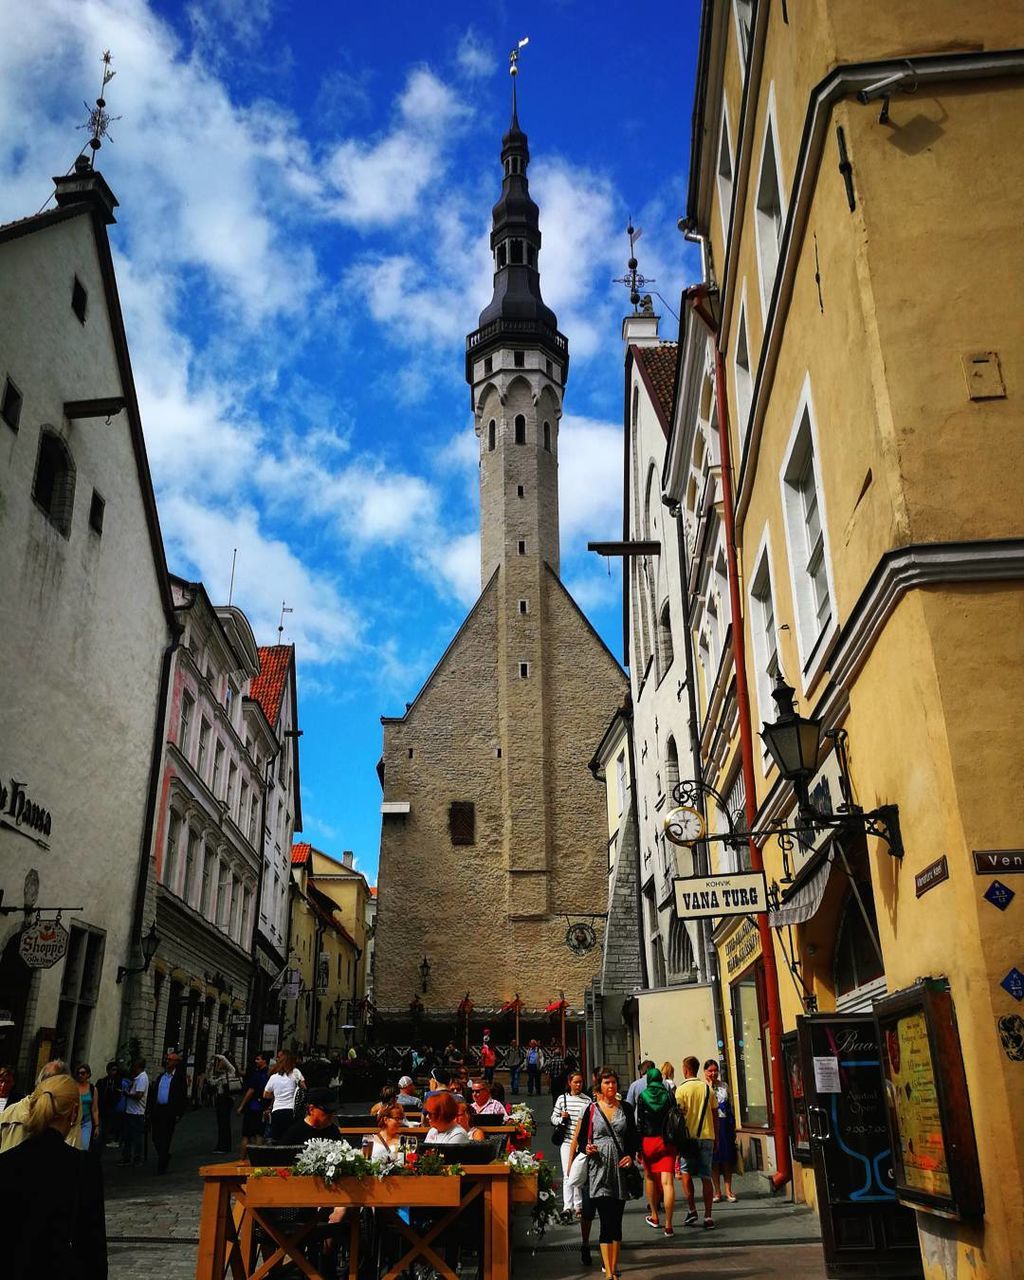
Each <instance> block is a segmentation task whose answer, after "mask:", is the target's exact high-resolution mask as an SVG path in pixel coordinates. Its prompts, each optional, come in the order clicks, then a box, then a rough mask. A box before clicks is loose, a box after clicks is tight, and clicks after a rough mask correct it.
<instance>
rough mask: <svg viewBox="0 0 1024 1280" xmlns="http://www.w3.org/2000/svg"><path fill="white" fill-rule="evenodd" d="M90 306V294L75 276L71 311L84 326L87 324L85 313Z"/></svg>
mask: <svg viewBox="0 0 1024 1280" xmlns="http://www.w3.org/2000/svg"><path fill="white" fill-rule="evenodd" d="M88 305H89V294H88V293H87V292H86V288H85V285H84V284H82V282H81V280H79V278H78V276H75V283H74V284H73V285H72V288H71V310H72V311H73V312H74V313H75V315H76V316H77V317H78V319H79V321H80V322H81V323H82V324H85V312H86V308H87V307H88Z"/></svg>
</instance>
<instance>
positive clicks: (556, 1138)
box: [551, 1093, 572, 1147]
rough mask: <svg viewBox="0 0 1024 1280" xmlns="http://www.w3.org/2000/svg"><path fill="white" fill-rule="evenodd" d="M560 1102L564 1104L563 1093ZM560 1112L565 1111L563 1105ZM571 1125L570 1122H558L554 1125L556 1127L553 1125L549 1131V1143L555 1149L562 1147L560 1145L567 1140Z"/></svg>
mask: <svg viewBox="0 0 1024 1280" xmlns="http://www.w3.org/2000/svg"><path fill="white" fill-rule="evenodd" d="M561 1100H562V1102H563V1104H564V1102H565V1094H564V1093H563V1094H562V1099H561ZM562 1110H563V1111H564V1110H565V1107H564V1105H563V1107H562ZM571 1123H572V1121H571V1120H559V1122H558V1124H556V1125H554V1126H553V1127H552V1129H551V1141H552V1142H553V1143H554V1144H555V1146H556V1147H560V1146H562V1145H563V1143H564V1142H565V1141H566V1140H567V1139H568V1137H569V1125H570V1124H571Z"/></svg>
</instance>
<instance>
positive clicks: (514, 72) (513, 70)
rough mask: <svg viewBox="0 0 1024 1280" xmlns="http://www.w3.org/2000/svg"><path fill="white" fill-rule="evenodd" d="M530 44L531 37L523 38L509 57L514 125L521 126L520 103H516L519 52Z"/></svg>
mask: <svg viewBox="0 0 1024 1280" xmlns="http://www.w3.org/2000/svg"><path fill="white" fill-rule="evenodd" d="M529 43H530V37H529V36H523V38H522V40H520V41H519V43H518V44H517V45H516V47H515V48H514V49H513V50H512V52H511V53H510V54H509V55H508V73H509V75H510V76H511V77H512V123H513V124H514V125H518V124H519V112H518V103H517V101H516V77H517V76H518V75H519V50H520V49H523V48H525V47H526V45H528V44H529Z"/></svg>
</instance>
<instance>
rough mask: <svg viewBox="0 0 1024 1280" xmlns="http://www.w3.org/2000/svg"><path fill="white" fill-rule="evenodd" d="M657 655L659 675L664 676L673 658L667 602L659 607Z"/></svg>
mask: <svg viewBox="0 0 1024 1280" xmlns="http://www.w3.org/2000/svg"><path fill="white" fill-rule="evenodd" d="M658 655H659V658H660V660H661V674H662V675H664V674H665V672H666V671H667V670H668V669H669V667H670V666H671V665H672V659H673V658H674V657H675V653H674V651H673V648H672V615H671V614H670V612H669V605H668V601H667V600H666V601H665V603H664V604H663V605H662V606H661V613H660V614H659V615H658Z"/></svg>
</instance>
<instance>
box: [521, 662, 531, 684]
mask: <svg viewBox="0 0 1024 1280" xmlns="http://www.w3.org/2000/svg"><path fill="white" fill-rule="evenodd" d="M529 678H530V664H529V663H528V662H520V664H519V679H520V680H529Z"/></svg>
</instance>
